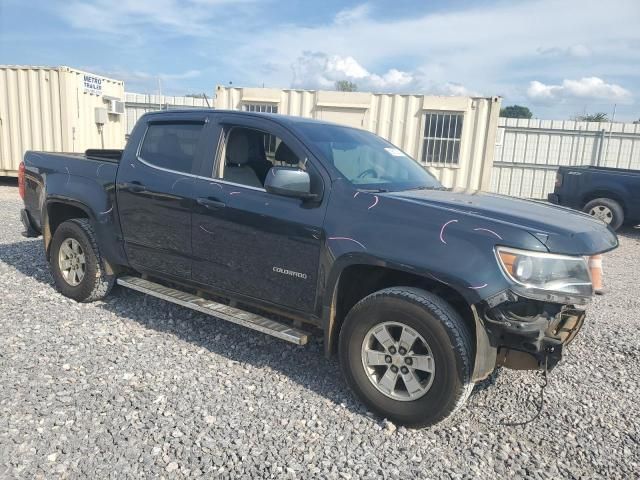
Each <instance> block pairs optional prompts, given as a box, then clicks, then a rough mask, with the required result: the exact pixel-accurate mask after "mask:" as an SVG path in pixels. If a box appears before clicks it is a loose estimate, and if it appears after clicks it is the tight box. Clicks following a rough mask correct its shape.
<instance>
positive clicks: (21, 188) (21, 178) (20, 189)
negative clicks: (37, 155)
mask: <svg viewBox="0 0 640 480" xmlns="http://www.w3.org/2000/svg"><path fill="white" fill-rule="evenodd" d="M18 193H19V194H20V198H22V199H23V200H24V162H20V166H19V167H18Z"/></svg>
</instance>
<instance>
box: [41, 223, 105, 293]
mask: <svg viewBox="0 0 640 480" xmlns="http://www.w3.org/2000/svg"><path fill="white" fill-rule="evenodd" d="M49 263H50V265H51V272H52V273H53V279H54V281H55V283H56V287H57V289H58V291H60V293H62V294H63V295H64V296H66V297H69V298H73V299H74V300H76V301H78V302H93V301H95V300H99V299H101V298H104V297H105V296H106V295H107V294H108V293H109V291H110V290H111V287H112V286H113V282H114V281H115V276H114V275H109V274H108V273H107V272H106V271H105V268H104V265H103V262H102V258H101V256H100V250H99V249H98V244H97V242H96V238H95V233H94V231H93V227H92V226H91V223H90V222H89V220H87V219H86V218H74V219H73V220H68V221H66V222H64V223H62V224H60V226H59V227H58V228H57V229H56V231H55V233H54V234H53V238H52V239H51V250H50V255H49Z"/></svg>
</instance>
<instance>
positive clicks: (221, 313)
mask: <svg viewBox="0 0 640 480" xmlns="http://www.w3.org/2000/svg"><path fill="white" fill-rule="evenodd" d="M118 285H122V286H123V287H127V288H130V289H132V290H136V291H138V292H142V293H146V294H147V295H151V296H153V297H157V298H161V299H162V300H166V301H167V302H171V303H175V304H177V305H182V306H183V307H187V308H190V309H191V310H197V311H198V312H202V313H206V314H207V315H211V316H213V317H216V318H220V319H222V320H226V321H228V322H231V323H235V324H238V325H242V326H243V327H247V328H251V329H253V330H257V331H258V332H262V333H266V334H267V335H271V336H273V337H277V338H280V339H282V340H286V341H287V342H291V343H295V344H296V345H304V344H306V343H307V341H308V339H309V338H308V336H309V334H308V333H306V332H303V331H301V330H298V329H296V328H293V327H290V326H289V325H287V324H285V323H279V322H276V321H274V320H270V319H268V318H265V317H263V316H261V315H257V314H255V313H250V312H245V311H244V310H240V309H239V308H235V307H230V306H229V305H225V304H223V303H218V302H214V301H212V300H207V299H206V298H202V297H198V296H196V295H192V294H191V293H186V292H182V291H180V290H176V289H174V288H168V287H165V286H164V285H160V284H159V283H155V282H150V281H149V280H145V279H143V278H139V277H131V276H125V277H120V278H118Z"/></svg>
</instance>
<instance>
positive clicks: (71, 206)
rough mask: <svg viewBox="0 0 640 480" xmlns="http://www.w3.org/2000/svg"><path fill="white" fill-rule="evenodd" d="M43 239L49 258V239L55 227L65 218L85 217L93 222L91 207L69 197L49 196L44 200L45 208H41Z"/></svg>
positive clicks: (65, 219) (64, 220)
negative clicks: (49, 197)
mask: <svg viewBox="0 0 640 480" xmlns="http://www.w3.org/2000/svg"><path fill="white" fill-rule="evenodd" d="M43 217H44V218H43V219H42V220H43V221H42V225H43V235H42V236H43V239H44V247H45V253H46V256H47V259H49V254H50V247H51V239H52V238H53V235H54V234H55V232H56V230H57V228H58V227H59V226H60V225H61V224H62V223H63V222H66V221H67V220H71V219H72V218H86V219H88V220H89V221H90V222H91V223H93V222H94V220H95V219H94V216H93V214H92V213H91V209H90V208H89V207H88V206H87V205H85V204H83V203H81V202H78V201H75V200H70V199H60V198H51V199H49V200H47V202H46V208H44V209H43Z"/></svg>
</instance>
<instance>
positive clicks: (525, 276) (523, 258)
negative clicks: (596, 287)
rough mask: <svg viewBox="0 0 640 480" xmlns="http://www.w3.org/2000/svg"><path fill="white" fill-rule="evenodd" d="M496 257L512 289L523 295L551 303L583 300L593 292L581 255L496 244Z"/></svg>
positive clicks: (579, 301) (582, 301)
mask: <svg viewBox="0 0 640 480" xmlns="http://www.w3.org/2000/svg"><path fill="white" fill-rule="evenodd" d="M496 256H497V257H498V261H499V263H500V266H501V267H502V270H503V272H504V273H505V275H506V276H507V278H509V279H510V280H511V281H512V282H514V287H513V290H514V291H515V292H516V293H518V294H520V295H522V296H523V297H528V298H535V299H538V300H546V301H551V302H554V301H555V302H561V303H565V302H570V303H586V301H587V299H588V298H589V297H591V295H593V287H592V285H591V275H590V273H589V267H588V266H587V261H586V259H585V258H584V257H571V256H566V255H556V254H553V253H539V252H531V251H527V250H517V249H515V248H507V247H497V248H496Z"/></svg>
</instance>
